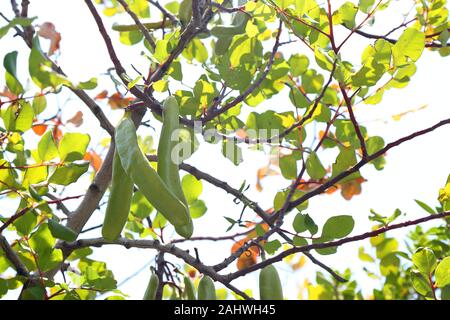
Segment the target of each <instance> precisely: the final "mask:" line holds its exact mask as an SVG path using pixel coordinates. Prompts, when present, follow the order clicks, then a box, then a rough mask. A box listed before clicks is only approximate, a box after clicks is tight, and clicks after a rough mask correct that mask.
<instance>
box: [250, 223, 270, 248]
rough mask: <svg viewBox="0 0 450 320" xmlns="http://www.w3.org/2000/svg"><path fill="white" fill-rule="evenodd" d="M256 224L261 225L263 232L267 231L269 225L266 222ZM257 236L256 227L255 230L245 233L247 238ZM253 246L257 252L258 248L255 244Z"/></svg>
mask: <svg viewBox="0 0 450 320" xmlns="http://www.w3.org/2000/svg"><path fill="white" fill-rule="evenodd" d="M258 225H259V226H261V228H262V229H263V230H264V231H265V232H267V231H269V225H268V224H267V223H259V224H258ZM257 236H258V234H257V232H256V229H255V230H252V231H251V232H250V233H248V234H247V239H253V238H256V237H257ZM255 248H257V249H258V252H259V248H258V247H256V246H255Z"/></svg>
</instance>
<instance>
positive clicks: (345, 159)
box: [331, 147, 356, 178]
mask: <svg viewBox="0 0 450 320" xmlns="http://www.w3.org/2000/svg"><path fill="white" fill-rule="evenodd" d="M355 164H356V154H355V150H354V149H353V148H349V147H342V148H341V152H340V153H339V155H338V156H337V158H336V161H335V162H334V163H333V166H332V175H331V177H333V178H334V177H336V176H337V175H338V174H340V173H341V172H343V171H345V170H347V169H349V168H350V167H352V166H353V165H355Z"/></svg>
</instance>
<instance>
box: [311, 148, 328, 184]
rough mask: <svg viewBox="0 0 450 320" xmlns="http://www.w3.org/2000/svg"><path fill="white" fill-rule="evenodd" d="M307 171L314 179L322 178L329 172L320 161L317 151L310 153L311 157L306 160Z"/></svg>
mask: <svg viewBox="0 0 450 320" xmlns="http://www.w3.org/2000/svg"><path fill="white" fill-rule="evenodd" d="M306 172H307V173H308V175H309V176H310V177H311V178H312V179H316V180H319V179H322V178H323V177H324V176H325V175H326V173H327V170H326V169H325V168H324V167H323V165H322V163H321V162H320V159H319V157H318V156H317V153H315V152H314V151H312V152H311V153H310V154H309V157H308V159H307V160H306Z"/></svg>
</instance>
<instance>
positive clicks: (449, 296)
mask: <svg viewBox="0 0 450 320" xmlns="http://www.w3.org/2000/svg"><path fill="white" fill-rule="evenodd" d="M441 299H442V300H450V286H445V287H444V288H442V289H441Z"/></svg>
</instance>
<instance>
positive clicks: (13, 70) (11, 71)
mask: <svg viewBox="0 0 450 320" xmlns="http://www.w3.org/2000/svg"><path fill="white" fill-rule="evenodd" d="M3 66H4V67H5V70H6V71H5V80H6V85H7V86H8V88H9V90H10V91H11V92H12V93H14V94H15V95H19V94H21V93H23V92H24V90H23V86H22V84H21V83H20V81H19V79H18V78H17V51H13V52H10V53H8V54H6V55H5V58H4V59H3Z"/></svg>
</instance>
